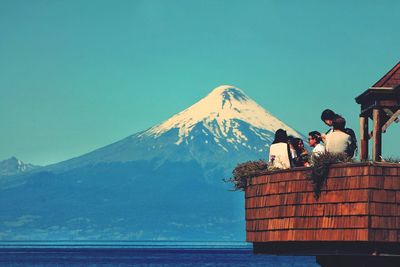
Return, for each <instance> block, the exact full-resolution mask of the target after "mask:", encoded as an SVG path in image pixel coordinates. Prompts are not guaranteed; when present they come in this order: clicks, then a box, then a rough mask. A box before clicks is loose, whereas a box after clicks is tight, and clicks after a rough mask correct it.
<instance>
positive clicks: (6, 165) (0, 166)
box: [0, 157, 40, 176]
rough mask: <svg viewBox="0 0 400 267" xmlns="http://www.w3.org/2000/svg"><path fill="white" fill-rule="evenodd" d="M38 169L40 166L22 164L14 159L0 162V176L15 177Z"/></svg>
mask: <svg viewBox="0 0 400 267" xmlns="http://www.w3.org/2000/svg"><path fill="white" fill-rule="evenodd" d="M39 167H40V166H36V165H33V164H29V163H24V162H23V161H21V160H19V159H17V158H16V157H11V158H9V159H6V160H2V161H0V176H11V175H17V174H21V173H25V172H29V171H31V170H33V169H36V168H39Z"/></svg>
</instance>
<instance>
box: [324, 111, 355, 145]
mask: <svg viewBox="0 0 400 267" xmlns="http://www.w3.org/2000/svg"><path fill="white" fill-rule="evenodd" d="M332 126H333V130H332V131H331V132H329V134H327V135H326V142H325V148H326V151H327V152H330V153H346V150H347V148H348V146H349V145H350V144H351V137H350V135H348V134H346V133H345V132H344V129H345V127H346V120H345V119H344V118H342V117H341V116H339V115H337V116H335V118H334V119H333V123H332Z"/></svg>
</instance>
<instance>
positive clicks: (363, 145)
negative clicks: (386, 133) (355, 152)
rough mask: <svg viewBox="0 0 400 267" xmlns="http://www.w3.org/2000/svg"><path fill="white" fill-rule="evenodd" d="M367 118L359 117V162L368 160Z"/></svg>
mask: <svg viewBox="0 0 400 267" xmlns="http://www.w3.org/2000/svg"><path fill="white" fill-rule="evenodd" d="M368 131H369V130H368V117H366V116H360V160H367V159H368V141H369V133H368Z"/></svg>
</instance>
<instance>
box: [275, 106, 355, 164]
mask: <svg viewBox="0 0 400 267" xmlns="http://www.w3.org/2000/svg"><path fill="white" fill-rule="evenodd" d="M321 120H322V121H323V122H324V123H325V124H326V125H327V126H329V130H328V131H327V132H326V133H325V134H321V133H320V132H318V131H311V132H309V134H308V143H309V145H310V147H311V148H312V151H311V153H309V152H308V151H307V149H306V148H305V147H304V143H303V140H302V139H301V138H297V137H293V136H288V135H287V133H286V131H285V130H283V129H278V130H277V131H276V132H275V139H274V141H273V142H272V145H271V146H270V151H269V162H270V164H271V165H272V166H273V167H275V168H279V169H288V168H291V167H302V166H304V167H308V166H310V165H311V164H312V161H313V159H315V157H318V156H320V155H321V154H323V153H325V152H329V153H346V154H347V155H348V156H349V157H350V158H352V157H353V156H354V153H355V150H356V149H357V140H356V137H355V134H354V131H353V130H352V129H350V128H346V120H345V119H344V118H343V117H342V116H340V115H338V114H336V113H335V112H333V111H332V110H330V109H326V110H324V111H323V112H322V114H321Z"/></svg>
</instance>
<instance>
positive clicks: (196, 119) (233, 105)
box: [144, 85, 299, 144]
mask: <svg viewBox="0 0 400 267" xmlns="http://www.w3.org/2000/svg"><path fill="white" fill-rule="evenodd" d="M238 121H244V122H246V123H248V124H250V125H251V126H253V127H256V128H260V129H263V130H267V131H270V132H275V131H276V130H277V129H279V128H282V129H285V130H287V132H288V134H289V135H294V136H299V134H298V133H297V132H296V131H295V130H293V129H292V128H290V127H289V126H287V125H286V124H284V123H283V122H282V121H280V120H279V119H277V118H276V117H274V116H273V115H271V114H270V113H269V112H268V111H267V110H265V109H264V108H262V107H261V106H259V105H258V104H257V103H256V102H255V101H254V100H252V99H251V98H250V97H248V96H247V95H246V94H245V93H244V92H243V91H242V90H241V89H239V88H237V87H234V86H231V85H221V86H219V87H217V88H215V89H214V90H212V91H211V93H209V94H208V95H207V96H206V97H204V98H203V99H201V100H200V101H198V102H197V103H195V104H194V105H192V106H190V107H189V108H187V109H185V110H183V111H182V112H179V113H178V114H176V115H174V116H172V117H171V118H169V119H168V120H166V121H164V122H163V123H161V124H158V125H156V126H154V127H152V128H150V129H149V130H148V131H146V132H145V133H144V134H146V135H153V136H155V137H157V136H160V135H161V134H163V133H165V132H167V131H169V130H171V129H174V128H176V129H179V139H178V141H177V142H176V144H180V143H181V142H182V141H183V140H184V138H185V137H188V135H189V133H190V132H191V130H192V129H193V128H194V127H195V126H196V125H197V124H198V123H202V124H203V125H204V127H206V128H207V129H208V130H209V131H210V132H211V133H212V134H213V135H214V137H216V138H217V139H218V138H226V137H227V135H228V133H229V132H231V133H233V136H234V137H235V138H236V139H246V137H245V136H244V135H243V133H241V132H240V131H239V129H238ZM215 122H216V123H215ZM216 125H217V127H216Z"/></svg>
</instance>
